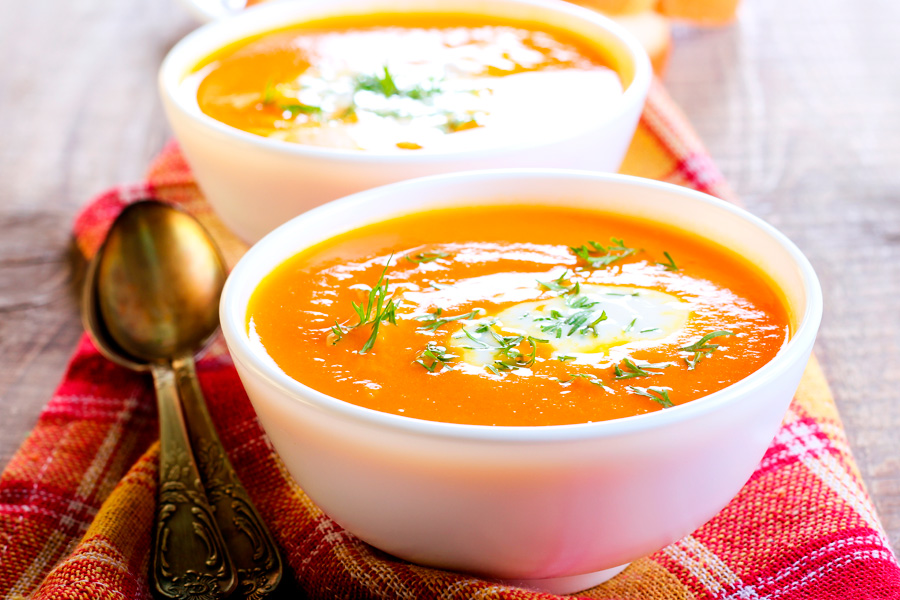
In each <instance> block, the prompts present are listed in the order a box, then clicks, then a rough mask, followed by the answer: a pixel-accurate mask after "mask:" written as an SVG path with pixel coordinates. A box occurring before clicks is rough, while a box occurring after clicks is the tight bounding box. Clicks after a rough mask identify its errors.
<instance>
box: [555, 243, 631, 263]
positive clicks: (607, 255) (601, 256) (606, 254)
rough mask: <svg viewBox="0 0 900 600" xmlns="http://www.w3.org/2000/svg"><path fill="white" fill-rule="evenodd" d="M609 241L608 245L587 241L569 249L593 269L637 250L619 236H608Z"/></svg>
mask: <svg viewBox="0 0 900 600" xmlns="http://www.w3.org/2000/svg"><path fill="white" fill-rule="evenodd" d="M610 242H611V243H610V245H609V246H603V245H602V244H599V243H597V242H594V241H589V242H588V243H587V244H582V245H581V246H570V248H569V249H570V250H572V252H574V253H575V256H577V257H578V258H580V259H581V260H583V261H585V262H586V263H587V264H588V265H589V266H590V267H591V268H593V269H597V268H600V267H606V266H609V265H610V264H612V263H614V262H615V261H617V260H620V259H623V258H625V257H628V256H631V255H632V254H635V253H636V252H637V251H638V249H637V248H629V247H628V246H626V245H625V242H624V241H622V240H621V239H619V238H610Z"/></svg>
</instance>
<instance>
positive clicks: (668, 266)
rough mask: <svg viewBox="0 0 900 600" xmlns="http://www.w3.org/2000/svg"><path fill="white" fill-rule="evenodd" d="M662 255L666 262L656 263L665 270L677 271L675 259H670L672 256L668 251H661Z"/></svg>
mask: <svg viewBox="0 0 900 600" xmlns="http://www.w3.org/2000/svg"><path fill="white" fill-rule="evenodd" d="M663 256H665V257H666V261H667V262H658V263H656V264H658V265H659V266H661V267H665V268H666V271H677V270H678V265H676V264H675V261H674V260H672V256H671V255H670V254H669V253H668V252H663Z"/></svg>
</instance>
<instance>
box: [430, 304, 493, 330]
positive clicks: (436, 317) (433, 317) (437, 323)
mask: <svg viewBox="0 0 900 600" xmlns="http://www.w3.org/2000/svg"><path fill="white" fill-rule="evenodd" d="M483 312H484V310H482V309H480V308H476V309H475V310H473V311H472V312H468V313H466V314H464V315H457V316H455V317H444V316H442V315H443V313H444V311H443V309H441V308H435V309H434V311H432V312H430V313H428V314H427V315H422V316H420V317H416V319H417V320H419V321H425V322H426V323H427V325H423V326H421V327H419V329H422V330H424V331H435V330H437V329H439V328H441V327H443V326H444V325H446V324H447V323H452V322H453V321H462V320H468V319H475V318H477V317H478V315H480V314H481V313H483Z"/></svg>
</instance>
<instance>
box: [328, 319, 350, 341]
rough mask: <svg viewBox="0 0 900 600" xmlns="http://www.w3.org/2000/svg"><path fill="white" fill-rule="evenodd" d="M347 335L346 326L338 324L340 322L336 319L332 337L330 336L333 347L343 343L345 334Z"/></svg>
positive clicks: (332, 327) (332, 328)
mask: <svg viewBox="0 0 900 600" xmlns="http://www.w3.org/2000/svg"><path fill="white" fill-rule="evenodd" d="M345 333H347V332H346V331H344V326H343V325H341V324H340V323H338V320H337V319H335V320H334V325H332V326H331V335H330V336H329V337H330V341H331V345H332V346H334V345H335V344H337V343H338V342H339V341H341V340H342V339H344V334H345Z"/></svg>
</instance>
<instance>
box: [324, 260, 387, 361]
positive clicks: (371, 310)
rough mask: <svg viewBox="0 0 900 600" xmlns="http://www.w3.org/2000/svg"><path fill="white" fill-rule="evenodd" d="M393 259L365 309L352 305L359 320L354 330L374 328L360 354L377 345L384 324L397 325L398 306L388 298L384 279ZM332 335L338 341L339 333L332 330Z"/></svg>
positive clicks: (380, 278) (371, 294) (353, 303)
mask: <svg viewBox="0 0 900 600" xmlns="http://www.w3.org/2000/svg"><path fill="white" fill-rule="evenodd" d="M393 257H394V255H393V254H391V256H389V257H388V260H387V264H386V265H384V270H382V271H381V275H379V277H378V281H376V282H375V286H374V287H373V288H372V289H371V290H369V294H368V298H367V299H366V305H365V308H364V307H363V306H362V305H360V304H357V303H356V302H351V303H350V304H351V305H352V306H353V310H354V312H355V313H356V316H357V318H358V319H359V322H358V323H357V324H356V325H353V328H354V329H355V328H357V327H362V326H364V325H371V326H372V333H371V335H370V336H369V339H368V340H366V343H365V344H363V347H362V349H361V350H360V351H359V353H360V354H365V353H366V352H368V351H369V350H371V349H372V347H373V346H374V345H375V340H376V339H378V329H379V328H380V327H381V324H382V323H384V322H387V323H390V324H391V325H396V324H397V304H396V303H395V302H394V299H393V298H389V297H388V283H389V282H388V280H387V279H385V278H384V275H385V273H387V270H388V267H389V266H390V265H391V259H392V258H393ZM339 329H340V326H339ZM332 333H335V339H336V340H337V339H338V338H337V332H335V330H334V328H332ZM341 337H343V333H341Z"/></svg>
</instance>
